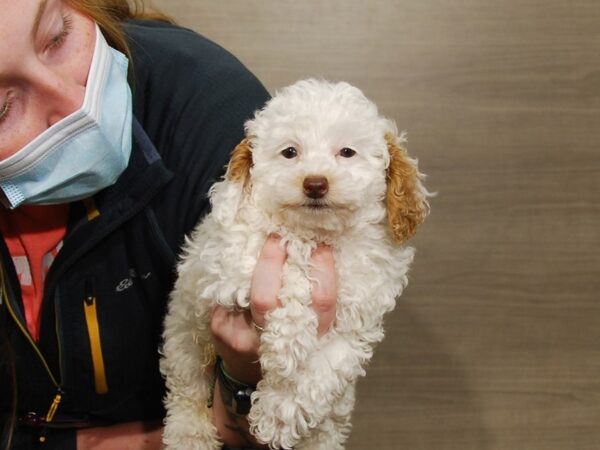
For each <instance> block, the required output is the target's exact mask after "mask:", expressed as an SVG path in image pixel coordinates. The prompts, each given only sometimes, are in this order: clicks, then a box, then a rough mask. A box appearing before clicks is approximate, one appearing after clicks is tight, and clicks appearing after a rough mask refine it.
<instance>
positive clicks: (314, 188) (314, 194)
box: [302, 176, 329, 200]
mask: <svg viewBox="0 0 600 450" xmlns="http://www.w3.org/2000/svg"><path fill="white" fill-rule="evenodd" d="M302 187H303V189H304V195H306V196H307V197H308V198H312V199H315V200H316V199H320V198H323V197H325V194H327V192H328V191H329V182H328V181H327V178H325V177H321V176H310V177H306V178H305V179H304V183H303V184H302Z"/></svg>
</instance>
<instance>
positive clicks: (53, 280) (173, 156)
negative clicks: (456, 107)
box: [0, 0, 336, 450]
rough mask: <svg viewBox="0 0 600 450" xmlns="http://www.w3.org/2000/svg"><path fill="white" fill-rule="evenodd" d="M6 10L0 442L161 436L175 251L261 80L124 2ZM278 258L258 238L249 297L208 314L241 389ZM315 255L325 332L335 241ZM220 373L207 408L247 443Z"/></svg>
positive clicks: (224, 433) (37, 4)
mask: <svg viewBox="0 0 600 450" xmlns="http://www.w3.org/2000/svg"><path fill="white" fill-rule="evenodd" d="M0 10H1V11H2V15H1V16H0V189H1V194H2V203H3V205H4V206H3V207H2V208H1V209H0V231H1V232H2V236H3V240H2V243H0V246H1V252H2V254H1V258H2V270H1V271H0V275H1V280H0V281H1V285H2V296H1V301H0V341H1V347H0V348H1V351H2V355H1V356H2V363H3V366H4V367H3V369H4V370H2V371H1V373H0V420H1V422H2V425H3V429H4V433H3V439H4V446H5V447H7V448H14V449H31V448H37V447H38V446H40V448H44V447H45V448H47V449H63V450H64V449H74V448H77V449H92V448H93V449H99V450H102V449H105V448H106V449H117V448H118V449H158V448H160V438H161V419H162V417H163V415H164V411H163V407H162V398H163V395H164V383H163V380H162V378H161V376H160V373H159V370H158V357H159V355H158V350H157V349H158V348H159V344H160V334H161V325H162V317H163V314H164V311H165V304H166V301H167V298H168V293H169V291H170V289H171V287H172V285H173V281H174V279H173V278H174V265H175V263H176V254H177V252H178V250H179V248H180V245H181V243H182V240H183V239H184V236H185V234H186V233H188V232H189V231H190V230H191V229H192V228H193V226H194V225H195V224H196V223H197V222H198V221H199V220H200V219H201V217H202V216H203V214H205V213H206V211H207V208H208V202H207V199H206V193H207V190H208V188H209V186H210V185H211V184H212V183H213V182H214V181H215V180H216V179H217V178H218V177H219V176H220V174H221V172H222V168H223V166H224V165H225V164H226V162H227V160H228V156H229V153H230V151H231V149H233V147H234V146H235V144H236V143H237V142H239V140H240V139H241V137H242V135H243V123H244V121H245V120H246V119H247V118H248V117H249V116H250V115H251V114H252V112H253V111H254V110H255V109H257V108H258V107H260V106H261V105H262V104H263V103H264V102H265V100H266V99H267V98H268V94H267V92H266V91H265V90H264V88H263V87H262V86H261V84H260V83H259V82H258V81H257V80H256V78H254V77H253V76H252V75H251V74H250V73H249V72H248V71H247V70H246V69H245V68H244V67H243V66H242V65H241V64H240V63H239V61H237V60H236V59H235V58H233V57H232V56H231V55H230V54H228V53H227V52H225V51H224V50H223V49H221V48H220V47H218V46H216V45H215V44H213V43H211V42H209V41H207V40H206V39H204V38H202V37H201V36H199V35H197V34H195V33H193V32H191V31H189V30H185V29H181V28H178V27H176V26H174V25H172V24H171V23H169V21H168V20H166V18H165V17H164V16H161V15H160V14H143V13H137V12H136V11H135V8H132V7H130V6H129V5H128V4H127V3H126V2H125V0H21V1H19V2H14V1H12V0H0ZM149 18H150V19H160V20H159V21H157V20H147V19H149ZM128 62H129V64H128ZM128 77H129V82H128V81H127V80H128ZM284 261H285V252H284V251H282V250H281V249H280V248H279V245H278V239H277V238H276V237H271V238H269V239H268V240H267V242H266V243H265V246H264V248H263V252H262V255H261V257H260V259H259V263H258V265H257V268H256V270H255V275H254V280H253V286H252V294H251V311H250V312H236V311H226V310H221V309H217V310H215V312H214V315H213V319H212V327H211V328H212V331H213V334H214V338H215V347H216V350H217V353H218V354H219V355H220V356H221V358H222V360H223V362H224V368H225V369H226V370H227V372H228V374H229V375H230V376H231V377H232V378H233V379H234V380H235V381H236V382H237V383H239V385H240V386H249V387H250V386H251V385H253V384H255V383H256V382H257V381H258V379H259V378H260V367H259V366H258V365H257V364H256V360H257V352H258V340H259V339H258V334H257V333H258V332H257V330H256V328H255V327H254V326H253V325H252V322H254V323H255V324H257V325H258V326H261V325H263V324H264V320H265V314H267V313H268V311H270V310H271V309H273V308H275V307H276V306H277V292H278V289H279V285H278V283H279V276H278V275H279V273H280V271H281V267H282V265H283V263H284ZM314 261H315V277H316V278H317V279H318V280H319V283H318V284H317V285H315V289H314V301H315V305H316V306H315V308H316V309H317V311H318V314H319V317H320V330H321V331H323V330H325V329H327V328H328V326H329V325H330V324H331V322H332V320H333V316H334V314H335V292H336V288H335V276H334V270H333V260H332V256H331V252H330V251H329V250H328V249H327V248H321V249H319V251H318V252H317V253H316V254H315V256H314ZM227 388H228V386H223V385H222V384H219V383H217V385H216V387H215V398H214V406H213V411H214V421H215V425H216V427H217V429H218V430H219V433H220V435H221V437H222V438H223V442H224V443H225V444H227V445H231V446H237V447H245V448H250V447H255V446H256V444H255V443H254V442H253V441H252V439H251V437H250V436H249V435H248V433H247V423H245V419H244V416H243V413H240V411H238V410H236V409H235V407H234V406H233V405H231V404H229V402H228V401H227V399H228V398H229V397H230V396H229V397H228V395H227V392H226V390H227Z"/></svg>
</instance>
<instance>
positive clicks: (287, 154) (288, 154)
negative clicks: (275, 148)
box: [281, 147, 298, 159]
mask: <svg viewBox="0 0 600 450" xmlns="http://www.w3.org/2000/svg"><path fill="white" fill-rule="evenodd" d="M281 154H282V155H283V157H284V158H287V159H292V158H295V157H296V156H298V150H296V149H295V148H294V147H288V148H286V149H284V150H281Z"/></svg>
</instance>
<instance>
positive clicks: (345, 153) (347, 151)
mask: <svg viewBox="0 0 600 450" xmlns="http://www.w3.org/2000/svg"><path fill="white" fill-rule="evenodd" d="M354 155H356V152H355V151H354V150H352V149H351V148H348V147H344V148H343V149H341V150H340V156H341V157H343V158H352V157H353V156H354Z"/></svg>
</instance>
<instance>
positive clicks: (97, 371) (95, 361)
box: [83, 279, 108, 394]
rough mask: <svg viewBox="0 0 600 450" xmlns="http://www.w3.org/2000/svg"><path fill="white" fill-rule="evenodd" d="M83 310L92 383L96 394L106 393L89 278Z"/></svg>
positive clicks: (94, 304)
mask: <svg viewBox="0 0 600 450" xmlns="http://www.w3.org/2000/svg"><path fill="white" fill-rule="evenodd" d="M83 310H84V312H85V323H86V325H87V331H88V336H89V338H90V349H91V351H92V365H93V367H94V383H95V386H96V393H97V394H106V393H107V392H108V384H107V382H106V371H105V369H104V356H103V354H102V341H101V340H100V326H99V324H98V312H97V309H96V296H95V295H94V290H93V285H92V281H91V280H89V279H88V280H86V281H85V297H84V299H83Z"/></svg>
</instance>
